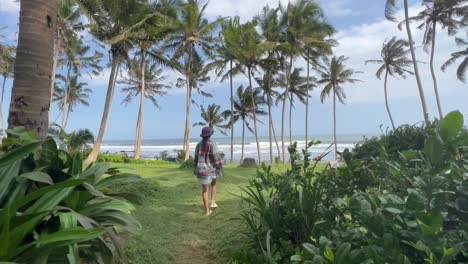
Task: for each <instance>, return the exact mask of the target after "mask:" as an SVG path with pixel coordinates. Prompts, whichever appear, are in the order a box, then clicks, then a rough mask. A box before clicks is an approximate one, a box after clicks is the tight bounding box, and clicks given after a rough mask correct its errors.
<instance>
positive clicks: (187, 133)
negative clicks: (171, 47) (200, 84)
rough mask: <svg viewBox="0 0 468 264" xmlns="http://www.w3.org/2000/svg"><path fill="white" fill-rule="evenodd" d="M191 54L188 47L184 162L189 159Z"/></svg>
mask: <svg viewBox="0 0 468 264" xmlns="http://www.w3.org/2000/svg"><path fill="white" fill-rule="evenodd" d="M192 54H193V46H190V51H189V58H188V67H187V68H188V70H187V73H186V76H185V78H186V83H187V96H186V100H185V104H186V105H185V132H184V151H185V157H184V160H188V159H189V157H190V105H191V103H192V89H191V80H190V76H189V75H190V68H191V65H192Z"/></svg>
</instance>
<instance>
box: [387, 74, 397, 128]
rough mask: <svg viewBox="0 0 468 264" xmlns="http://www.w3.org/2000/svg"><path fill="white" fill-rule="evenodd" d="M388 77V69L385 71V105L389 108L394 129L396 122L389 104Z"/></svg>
mask: <svg viewBox="0 0 468 264" xmlns="http://www.w3.org/2000/svg"><path fill="white" fill-rule="evenodd" d="M387 79H388V70H387V71H385V81H384V92H385V107H386V108H387V113H388V118H390V123H392V128H393V130H395V129H396V127H395V123H394V122H393V117H392V113H391V112H390V107H389V106H388V91H387Z"/></svg>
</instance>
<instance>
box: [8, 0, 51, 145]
mask: <svg viewBox="0 0 468 264" xmlns="http://www.w3.org/2000/svg"><path fill="white" fill-rule="evenodd" d="M57 9H58V0H34V1H33V0H22V1H21V9H20V23H19V35H18V47H17V50H16V62H15V67H14V72H15V77H14V82H13V90H12V94H11V103H10V110H9V116H8V126H9V127H10V128H13V127H16V126H23V127H25V128H26V129H28V130H34V131H35V132H36V135H37V137H38V138H40V139H43V138H45V137H46V136H47V131H48V127H49V110H50V101H51V98H52V94H51V90H50V86H51V77H50V73H51V72H52V67H53V53H54V33H55V27H56V23H57Z"/></svg>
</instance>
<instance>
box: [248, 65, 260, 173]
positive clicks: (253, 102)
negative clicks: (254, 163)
mask: <svg viewBox="0 0 468 264" xmlns="http://www.w3.org/2000/svg"><path fill="white" fill-rule="evenodd" d="M248 71H249V86H250V97H251V99H252V114H253V122H254V134H255V143H256V144H257V156H258V163H259V164H260V163H262V154H261V153H260V142H259V141H258V130H257V113H256V112H257V104H256V102H255V96H254V91H253V87H252V68H250V67H248Z"/></svg>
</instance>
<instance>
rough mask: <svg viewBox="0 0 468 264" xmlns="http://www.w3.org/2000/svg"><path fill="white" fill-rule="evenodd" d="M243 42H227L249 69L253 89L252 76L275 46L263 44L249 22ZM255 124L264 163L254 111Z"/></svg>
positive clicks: (243, 26)
mask: <svg viewBox="0 0 468 264" xmlns="http://www.w3.org/2000/svg"><path fill="white" fill-rule="evenodd" d="M241 30H242V32H241V35H242V38H241V42H240V43H239V42H237V43H236V42H235V41H236V40H233V39H228V40H227V41H228V42H229V43H230V45H231V47H232V49H233V52H234V54H235V56H236V58H237V59H238V60H239V63H240V64H242V65H244V66H245V68H246V69H247V77H248V79H249V87H250V88H252V87H253V86H252V75H253V72H254V71H255V70H256V69H257V67H258V66H260V65H261V64H262V62H263V58H262V57H263V55H265V54H266V53H267V51H268V50H271V49H272V48H273V46H274V45H275V44H273V43H271V42H261V40H260V36H259V34H258V32H257V31H256V29H255V23H253V22H248V23H246V24H244V25H242V26H241ZM247 90H248V91H250V92H251V95H250V96H251V97H252V98H251V101H250V102H251V103H252V108H253V109H255V107H256V106H255V105H254V102H255V101H256V100H255V94H254V89H247ZM252 114H253V123H254V135H255V142H256V145H257V155H258V162H259V163H261V162H262V155H261V152H260V142H259V140H258V129H257V117H256V114H257V111H255V110H253V111H252Z"/></svg>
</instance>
